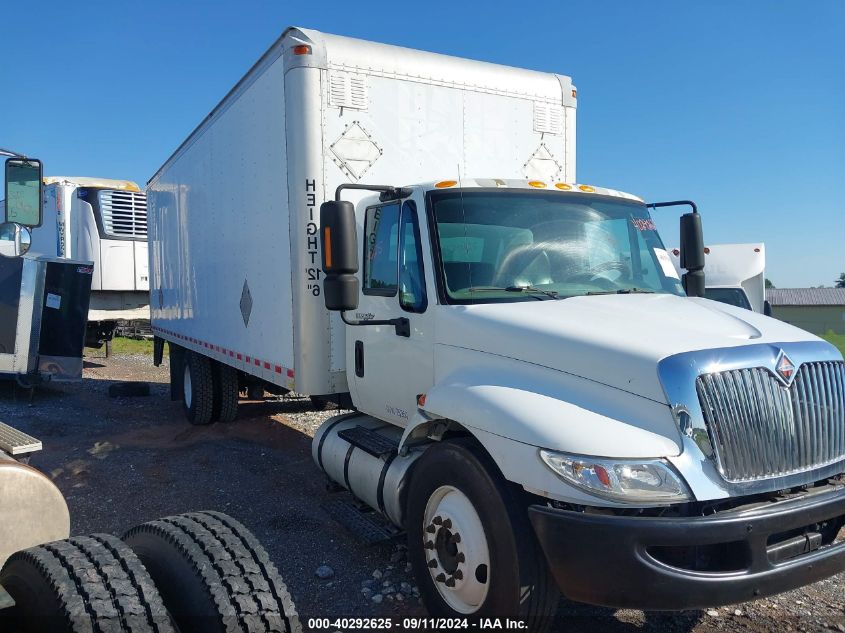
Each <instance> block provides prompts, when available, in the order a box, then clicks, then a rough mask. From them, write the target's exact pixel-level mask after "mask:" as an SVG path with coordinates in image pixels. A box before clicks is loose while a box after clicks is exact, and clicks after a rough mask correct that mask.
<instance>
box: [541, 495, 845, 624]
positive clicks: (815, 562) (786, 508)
mask: <svg viewBox="0 0 845 633" xmlns="http://www.w3.org/2000/svg"><path fill="white" fill-rule="evenodd" d="M529 516H530V518H531V523H532V525H533V526H534V531H535V532H536V534H537V537H538V539H539V542H540V545H541V547H542V549H543V551H544V553H545V555H546V559H547V561H548V563H549V567H550V568H551V570H552V573H553V574H554V576H555V579H556V580H557V583H558V585H559V587H560V589H561V591H562V592H563V593H564V594H565V595H566V596H567V597H568V598H570V599H572V600H577V601H579V602H586V603H589V604H595V605H601V606H606V607H614V608H634V609H647V610H680V609H700V608H706V607H713V606H719V605H724V604H733V603H737V602H744V601H747V600H755V599H758V598H761V597H764V596H769V595H772V594H776V593H780V592H782V591H788V590H790V589H794V588H796V587H801V586H803V585H806V584H809V583H812V582H815V581H817V580H821V579H823V578H827V577H828V576H832V575H833V574H836V573H837V572H840V571H842V570H845V542H841V543H837V542H834V543H832V544H828V545H822V544H821V535H820V532H818V531H817V530H818V529H819V526H820V525H823V524H825V523H827V524H828V525H833V527H834V529H835V528H836V527H838V526H840V525H841V524H842V521H843V516H845V489H842V488H838V489H834V490H832V491H825V492H823V493H818V494H815V495H809V494H808V495H807V496H804V497H801V498H797V499H791V500H788V501H780V502H777V503H771V504H768V505H765V506H763V507H759V508H755V509H752V510H743V511H726V512H721V513H718V514H714V515H709V516H703V517H702V516H700V517H689V518H677V517H626V516H616V515H613V516H610V515H602V514H587V513H583V512H574V511H569V510H557V509H553V508H549V507H545V506H541V505H534V506H531V507H530V508H529ZM793 530H794V531H797V532H800V534H798V535H796V534H795V533H792V534H788V535H786V536H781V535H784V533H789V532H791V531H793ZM802 535H803V536H802ZM720 548H721V549H720ZM681 551H684V552H693V553H695V552H701V551H708V552H712V551H721V552H722V553H723V554H724V553H725V552H728V559H729V561H728V564H727V565H725V564H724V560H723V562H722V565H721V567H718V566H716V568H715V569H713V570H708V569H705V570H702V566H701V565H689V566H684V565H679V564H678V561H677V560H676V558H677V557H672V556H669V560H671V561H672V563H671V564H670V563H668V562H666V560H667V556H666V554H665V553H666V552H681ZM658 558H660V560H659V559H658ZM693 558H695V557H693ZM723 559H724V556H723ZM699 560H700V558H699ZM705 567H706V566H705ZM718 569H722V570H721V571H720V570H718ZM724 569H727V570H728V571H724Z"/></svg>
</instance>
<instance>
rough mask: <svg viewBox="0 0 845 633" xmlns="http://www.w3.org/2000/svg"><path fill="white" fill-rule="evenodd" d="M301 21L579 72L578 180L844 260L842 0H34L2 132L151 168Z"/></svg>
mask: <svg viewBox="0 0 845 633" xmlns="http://www.w3.org/2000/svg"><path fill="white" fill-rule="evenodd" d="M294 24H295V25H298V26H307V27H311V28H317V29H320V30H324V31H327V32H333V33H340V34H343V35H350V36H354V37H361V38H365V39H372V40H377V41H382V42H387V43H392V44H399V45H402V46H409V47H412V48H420V49H425V50H431V51H436V52H440V53H447V54H451V55H458V56H462V57H470V58H475V59H482V60H485V61H491V62H497V63H502V64H509V65H514V66H523V67H528V68H535V69H538V70H546V71H554V72H559V73H562V74H567V75H570V76H572V77H573V79H574V81H575V83H576V85H577V87H578V97H579V100H578V180H579V181H580V182H588V183H593V184H600V185H604V186H608V187H612V188H617V189H623V190H626V191H630V192H632V193H636V194H638V195H640V196H642V197H644V198H646V199H647V200H668V199H675V198H692V199H693V200H695V201H696V202H698V204H699V207H700V209H701V211H702V214H703V219H704V228H705V235H706V241H707V242H708V243H718V242H742V241H749V242H754V241H764V242H766V246H767V250H768V271H767V276H768V277H769V278H770V279H772V281H773V282H774V283H775V284H776V285H777V286H779V287H791V286H807V285H819V284H825V285H831V284H832V282H833V280H834V279H835V278H836V277H838V275H839V273H840V272H842V271H845V248H843V235H845V229H844V228H843V223H845V203H843V195H842V189H843V187H842V184H843V179H845V37H843V25H845V2H841V1H840V0H814V1H813V2H802V1H794V2H783V1H778V0H769V1H767V2H762V1H754V0H709V1H707V2H704V1H701V2H679V1H669V0H666V1H661V0H654V1H648V0H640V1H636V2H635V1H631V0H628V1H625V0H596V1H592V2H590V1H583V2H582V1H568V0H557V1H553V2H539V1H535V2H532V3H519V2H507V3H506V2H496V1H494V0H491V1H488V2H478V3H474V2H457V1H455V0H452V1H451V2H439V1H434V0H427V1H426V2H425V3H402V2H369V3H368V2H348V1H347V2H313V1H311V2H301V3H289V2H269V1H263V2H262V1H254V2H249V1H246V0H242V1H239V2H235V1H234V0H232V1H230V2H212V1H207V2H199V1H195V0H179V1H178V2H174V1H173V0H168V1H158V0H157V1H153V2H136V3H119V2H93V1H91V2H73V3H71V2H66V1H62V2H58V1H42V2H28V3H22V2H18V3H14V5H10V6H9V7H6V9H5V10H4V29H3V31H4V33H3V36H2V40H0V51H2V61H0V86H2V89H1V90H2V93H0V94H1V95H2V96H0V147H9V148H12V149H15V150H18V151H22V152H26V153H27V154H29V155H32V156H38V157H40V158H42V159H43V160H44V163H45V166H46V172H47V173H49V174H62V175H88V176H103V177H113V178H128V179H133V180H136V181H138V182H139V183H144V182H146V180H147V178H149V177H150V176H151V175H152V173H153V172H154V171H155V170H156V169H157V168H158V166H159V165H160V164H161V163H162V162H163V161H164V159H165V158H166V157H167V156H168V155H169V154H170V152H171V151H172V150H173V149H174V148H175V147H176V145H178V144H179V143H180V142H181V140H182V139H183V138H184V137H185V136H186V135H187V134H188V133H189V132H190V131H191V130H192V129H193V128H194V127H195V126H196V124H197V123H198V122H199V121H200V120H201V119H202V118H203V117H204V116H205V115H206V114H207V113H208V112H209V111H210V110H211V108H212V107H213V106H214V105H215V104H216V103H217V101H219V99H220V98H221V97H222V96H223V95H224V94H225V93H226V91H228V89H229V88H230V87H231V86H232V85H233V84H234V83H235V82H236V81H237V80H238V79H239V78H240V77H241V76H242V75H243V73H244V72H245V71H246V70H247V69H248V68H249V67H250V66H251V65H252V63H253V62H254V61H255V60H256V59H257V58H258V57H259V56H260V55H261V53H262V52H263V51H264V50H265V49H266V48H267V47H268V46H269V45H270V44H271V43H272V42H273V41H274V40H275V39H276V37H278V35H279V34H280V33H281V32H282V30H283V29H284V28H285V26H287V25H294ZM9 27H11V28H9ZM670 213H671V214H670ZM657 220H658V227H659V228H660V230H661V233H662V234H663V237H664V240H665V241H666V242H667V244H674V243H676V241H677V232H678V227H677V214H675V213H674V212H669V211H664V212H660V215H658V216H657Z"/></svg>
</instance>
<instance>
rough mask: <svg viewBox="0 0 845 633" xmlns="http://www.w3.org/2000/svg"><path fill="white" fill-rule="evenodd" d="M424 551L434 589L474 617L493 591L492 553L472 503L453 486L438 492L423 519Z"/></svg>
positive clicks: (454, 605)
mask: <svg viewBox="0 0 845 633" xmlns="http://www.w3.org/2000/svg"><path fill="white" fill-rule="evenodd" d="M423 551H424V552H425V559H426V565H427V566H428V571H429V573H430V574H431V578H432V580H434V586H435V587H436V588H437V591H438V592H439V593H440V595H441V597H442V598H443V599H444V600H445V601H446V603H447V604H448V605H449V606H450V607H452V608H453V609H454V610H455V611H458V612H459V613H466V614H469V613H474V612H475V611H477V610H478V609H479V608H480V607H481V605H482V604H483V603H484V599H485V598H486V597H487V592H488V589H489V578H490V550H489V547H488V545H487V537H486V535H485V533H484V526H483V525H482V524H481V519H480V518H479V516H478V512H476V510H475V508H474V507H473V505H472V502H471V501H470V500H469V499H468V498H467V496H466V495H465V494H464V493H462V492H461V491H460V490H458V489H457V488H454V487H453V486H441V487H440V488H438V489H437V490H435V491H434V492H433V493H432V495H431V497H429V500H428V503H427V504H426V507H425V515H424V516H423Z"/></svg>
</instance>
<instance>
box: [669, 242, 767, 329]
mask: <svg viewBox="0 0 845 633" xmlns="http://www.w3.org/2000/svg"><path fill="white" fill-rule="evenodd" d="M669 255H670V256H671V257H672V263H673V264H674V265H675V270H677V271H678V274H681V272H682V268H681V250H680V248H678V247H675V248H673V249H671V250H670V251H669ZM704 261H705V266H704V269H705V271H706V272H707V287H706V288H705V290H704V296H705V297H707V298H708V299H712V300H713V301H721V302H722V303H727V304H729V305H733V306H736V307H738V308H745V309H746V310H754V312H760V313H761V314H766V315H769V314H770V313H771V308H770V307H769V306H768V304H767V303H766V245H765V244H763V243H755V244H711V245H707V246H705V247H704Z"/></svg>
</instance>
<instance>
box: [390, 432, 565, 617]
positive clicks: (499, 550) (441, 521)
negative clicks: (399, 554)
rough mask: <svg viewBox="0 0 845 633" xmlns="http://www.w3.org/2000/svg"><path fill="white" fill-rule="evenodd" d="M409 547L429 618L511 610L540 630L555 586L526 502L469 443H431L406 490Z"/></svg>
mask: <svg viewBox="0 0 845 633" xmlns="http://www.w3.org/2000/svg"><path fill="white" fill-rule="evenodd" d="M406 529H407V533H408V552H409V558H410V561H411V564H412V566H413V569H414V575H415V576H416V578H417V583H418V585H419V587H420V594H421V596H422V599H423V602H424V604H425V606H426V608H427V609H428V611H429V613H430V614H431V615H432V616H434V617H448V618H454V617H467V616H472V617H511V618H513V617H518V618H521V619H523V620H526V621H527V622H528V627H529V629H530V630H532V631H538V630H544V629H545V628H547V627H548V625H549V624H550V622H551V620H552V617H553V616H554V613H555V611H556V609H557V603H558V600H559V597H560V596H559V593H558V590H557V586H556V585H555V583H554V580H553V579H552V577H551V574H550V572H549V569H548V567H547V565H546V562H545V560H544V559H543V557H542V553H541V551H540V548H539V547H538V545H537V543H536V540H535V537H534V534H533V532H532V530H531V526H530V524H529V521H528V516H527V513H526V507H525V504H523V503H520V500H519V497H518V494H517V491H515V490H514V489H513V488H511V486H510V484H508V482H506V481H505V480H504V478H503V477H502V476H501V474H500V473H499V471H498V468H497V467H496V465H495V464H494V463H493V462H492V460H490V459H489V457H487V455H486V454H484V453H483V451H481V450H480V449H477V448H476V447H475V446H474V445H473V444H471V443H468V442H455V441H447V442H443V443H440V444H437V445H435V446H432V447H431V448H429V449H428V450H426V452H425V453H423V455H422V456H421V457H420V458H419V460H417V462H416V464H414V468H413V471H412V475H411V483H410V488H409V491H408V512H407V523H406Z"/></svg>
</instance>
